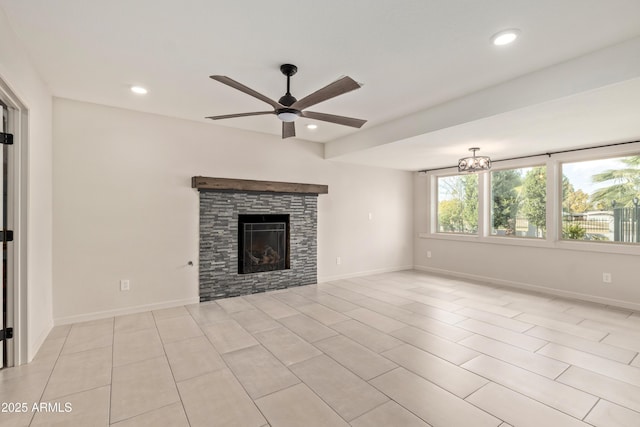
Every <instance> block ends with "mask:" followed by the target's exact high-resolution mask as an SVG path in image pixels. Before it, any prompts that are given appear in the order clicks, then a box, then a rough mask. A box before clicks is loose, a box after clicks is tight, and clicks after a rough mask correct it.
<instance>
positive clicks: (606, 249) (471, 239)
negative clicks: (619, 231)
mask: <svg viewBox="0 0 640 427" xmlns="http://www.w3.org/2000/svg"><path fill="white" fill-rule="evenodd" d="M418 238H419V239H434V240H449V241H458V242H468V243H488V244H493V245H510V246H526V247H533V248H547V249H560V250H567V251H582V252H600V253H608V254H620V255H636V256H639V255H640V245H635V244H633V245H631V244H619V243H614V242H610V243H605V242H602V243H593V242H571V241H567V240H557V241H553V240H550V239H549V238H547V239H533V238H525V237H516V238H512V237H501V236H485V237H483V236H477V235H460V234H445V233H424V232H423V233H418Z"/></svg>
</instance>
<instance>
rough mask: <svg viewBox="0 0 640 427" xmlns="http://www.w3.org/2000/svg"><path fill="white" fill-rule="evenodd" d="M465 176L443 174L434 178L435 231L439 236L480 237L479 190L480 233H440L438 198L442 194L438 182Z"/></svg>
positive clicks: (479, 227) (479, 226)
mask: <svg viewBox="0 0 640 427" xmlns="http://www.w3.org/2000/svg"><path fill="white" fill-rule="evenodd" d="M464 175H465V174H461V173H453V174H452V173H448V174H442V175H436V176H434V180H433V181H434V188H435V194H434V214H433V215H434V221H435V224H434V227H433V229H434V230H435V232H436V233H438V234H443V235H445V236H471V237H475V236H478V235H480V229H481V225H480V217H481V215H480V191H479V190H478V231H477V232H476V233H463V232H462V233H457V232H453V231H449V232H447V231H438V228H439V227H438V226H439V220H438V206H439V205H440V199H439V198H438V196H439V194H440V192H439V191H438V187H439V186H438V180H439V179H440V178H451V177H455V176H464ZM478 185H480V177H478Z"/></svg>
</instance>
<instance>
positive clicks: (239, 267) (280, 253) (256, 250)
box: [192, 177, 328, 301]
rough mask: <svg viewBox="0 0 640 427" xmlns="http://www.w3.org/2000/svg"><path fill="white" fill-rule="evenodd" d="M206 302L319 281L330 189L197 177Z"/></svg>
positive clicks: (202, 290) (201, 269)
mask: <svg viewBox="0 0 640 427" xmlns="http://www.w3.org/2000/svg"><path fill="white" fill-rule="evenodd" d="M192 186H193V187H194V188H197V189H198V190H199V192H200V262H199V276H200V277H199V282H200V301H209V300H213V299H218V298H227V297H233V296H239V295H248V294H253V293H257V292H264V291H268V290H275V289H285V288H289V287H293V286H301V285H308V284H313V283H316V282H317V242H316V240H317V217H318V203H317V202H318V194H325V193H327V192H328V188H327V186H324V185H313V184H294V183H278V182H266V181H248V180H232V179H223V178H205V177H194V178H193V180H192Z"/></svg>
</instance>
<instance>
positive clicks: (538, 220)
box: [491, 166, 547, 238]
mask: <svg viewBox="0 0 640 427" xmlns="http://www.w3.org/2000/svg"><path fill="white" fill-rule="evenodd" d="M546 203H547V173H546V168H545V167H544V166H538V167H532V168H520V169H508V170H501V171H493V172H491V234H492V235H494V236H496V235H497V236H510V237H533V238H544V237H545V234H546V215H547V211H546Z"/></svg>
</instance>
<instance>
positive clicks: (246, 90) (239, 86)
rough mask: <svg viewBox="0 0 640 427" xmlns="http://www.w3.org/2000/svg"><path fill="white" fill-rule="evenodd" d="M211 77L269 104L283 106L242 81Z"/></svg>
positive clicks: (275, 106)
mask: <svg viewBox="0 0 640 427" xmlns="http://www.w3.org/2000/svg"><path fill="white" fill-rule="evenodd" d="M209 77H210V78H212V79H213V80H216V81H218V82H220V83H223V84H226V85H227V86H231V87H232V88H234V89H237V90H239V91H240V92H244V93H246V94H247V95H251V96H253V97H254V98H258V99H259V100H260V101H264V102H266V103H267V104H269V105H271V106H273V108H282V107H283V105H281V104H280V103H279V102H277V101H274V100H273V99H271V98H267V97H266V96H264V95H263V94H261V93H259V92H256V91H255V90H253V89H251V88H249V87H246V86H245V85H243V84H242V83H239V82H237V81H235V80H233V79H231V78H229V77H227V76H209Z"/></svg>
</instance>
